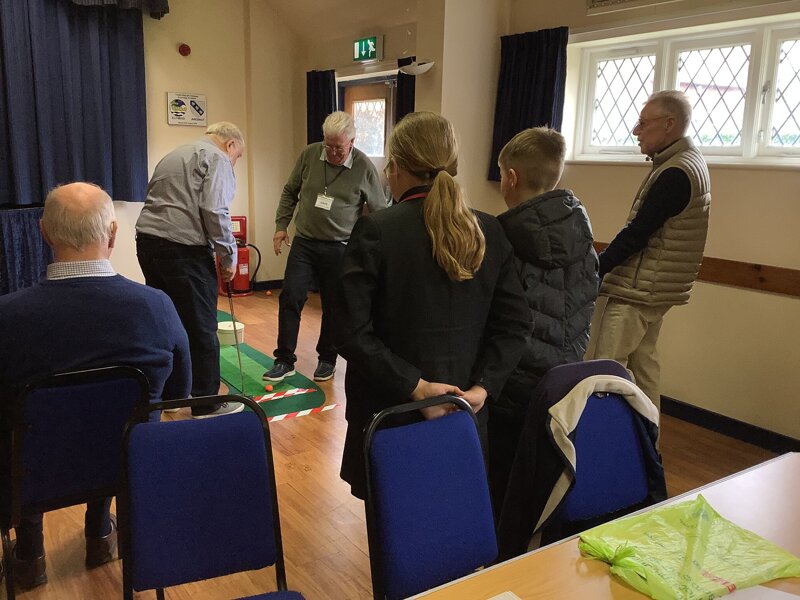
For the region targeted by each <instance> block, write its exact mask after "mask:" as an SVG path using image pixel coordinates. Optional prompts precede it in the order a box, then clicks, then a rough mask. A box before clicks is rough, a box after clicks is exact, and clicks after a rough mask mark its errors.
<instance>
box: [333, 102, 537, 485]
mask: <svg viewBox="0 0 800 600" xmlns="http://www.w3.org/2000/svg"><path fill="white" fill-rule="evenodd" d="M386 155H387V163H386V168H385V173H386V179H387V182H388V184H389V187H390V189H391V190H392V195H393V196H394V198H395V199H396V202H397V204H396V205H395V206H392V207H391V208H389V209H387V210H382V211H380V212H376V213H371V214H368V215H365V216H363V217H361V219H359V221H358V223H356V226H355V228H354V229H353V233H352V235H351V237H350V241H349V244H348V248H347V250H346V251H345V255H344V258H343V259H342V267H341V272H340V289H339V295H338V297H337V315H336V321H337V323H338V324H339V328H338V331H337V338H338V345H337V349H338V351H339V353H340V354H341V355H342V356H343V357H344V358H345V359H346V360H347V374H346V376H345V392H346V394H347V410H346V418H347V422H348V427H347V436H346V439H345V448H344V456H343V458H342V470H341V476H342V478H343V479H344V480H345V481H347V482H348V483H350V486H351V491H352V493H353V495H355V496H357V497H359V498H364V495H365V493H366V490H365V482H364V461H363V454H362V447H363V436H362V432H363V430H364V426H365V425H366V423H367V422H368V421H369V419H370V417H371V416H372V415H373V414H374V413H376V412H378V411H380V410H382V409H383V408H386V407H388V406H392V405H396V404H402V403H405V402H410V401H417V400H422V399H424V398H428V397H431V396H439V395H441V394H456V395H459V396H462V397H464V399H466V400H467V401H468V402H469V404H470V406H471V407H472V409H473V410H474V411H475V413H476V417H477V419H478V423H479V427H480V433H481V437H482V440H484V441H485V435H486V422H487V418H486V415H487V411H486V410H485V409H484V408H483V407H484V403H485V402H486V401H487V398H488V399H491V398H493V397H496V396H497V395H499V393H500V390H501V389H502V387H503V384H504V383H505V380H506V378H507V377H508V375H509V374H510V373H511V371H512V370H513V369H514V367H516V365H517V362H518V361H519V357H520V355H521V354H522V350H523V347H524V345H525V341H526V339H527V337H528V335H529V333H530V328H531V323H530V311H529V310H528V307H527V304H526V303H525V300H524V298H523V296H522V288H521V285H520V282H519V278H518V276H517V273H516V270H515V269H514V264H513V252H512V250H511V246H510V244H509V242H508V241H507V240H506V238H505V235H504V234H503V231H502V229H501V227H500V224H499V223H498V222H497V219H495V218H494V217H492V216H490V215H487V214H485V213H481V212H478V211H474V210H472V209H470V207H469V206H468V205H467V202H466V198H465V194H464V192H463V190H462V189H461V186H460V185H459V184H458V183H457V182H456V181H455V179H453V177H454V176H455V174H456V168H457V164H458V144H457V142H456V134H455V131H454V130H453V126H452V125H451V124H450V122H449V121H448V120H447V119H445V118H444V117H442V116H440V115H437V114H434V113H430V112H418V113H411V114H408V115H406V116H405V117H404V118H403V119H402V120H401V121H400V122H399V123H398V124H397V126H396V127H395V128H394V131H393V132H392V134H391V136H390V138H389V142H388V144H387V152H386ZM448 410H449V409H448V408H444V407H442V406H438V407H432V408H427V409H424V410H422V411H420V412H421V414H419V416H418V418H419V419H422V418H426V419H433V418H438V417H441V416H443V415H444V414H446V413H447V412H448ZM412 414H413V413H412ZM484 447H485V446H484Z"/></svg>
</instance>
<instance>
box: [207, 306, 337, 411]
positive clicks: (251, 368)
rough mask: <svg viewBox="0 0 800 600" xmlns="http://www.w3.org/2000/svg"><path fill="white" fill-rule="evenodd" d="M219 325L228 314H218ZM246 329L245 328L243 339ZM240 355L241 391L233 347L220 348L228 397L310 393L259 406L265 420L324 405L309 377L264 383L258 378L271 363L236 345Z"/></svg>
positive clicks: (222, 376)
mask: <svg viewBox="0 0 800 600" xmlns="http://www.w3.org/2000/svg"><path fill="white" fill-rule="evenodd" d="M217 320H218V321H230V320H231V318H230V315H229V314H228V313H225V312H222V311H217ZM246 336H247V329H246V328H245V337H246ZM239 350H240V351H241V353H242V371H243V372H244V388H245V389H244V390H241V389H239V388H241V387H242V378H241V376H240V374H239V359H238V357H237V356H236V346H221V347H220V377H221V379H222V380H223V381H224V382H225V383H226V384H227V385H228V387H229V388H230V391H231V393H234V394H237V393H240V392H243V393H244V394H246V395H247V396H251V397H252V396H255V397H257V396H262V395H264V394H270V393H273V394H274V393H281V392H290V391H292V390H295V389H311V390H313V391H311V392H306V393H303V394H297V395H294V396H285V397H283V398H274V399H272V400H266V401H263V402H261V403H260V404H261V408H263V409H264V413H266V415H267V416H268V417H275V416H277V415H285V414H287V413H292V412H296V411H299V410H306V409H309V408H316V407H318V406H322V405H323V404H324V403H325V392H323V391H322V390H321V389H319V387H318V386H317V385H316V384H314V382H313V381H311V380H310V379H309V378H308V377H305V376H304V375H301V374H300V373H296V374H295V375H292V376H290V377H286V378H285V379H284V380H283V381H280V382H277V383H271V382H269V381H263V380H262V379H261V376H262V375H263V373H264V371H268V370H269V369H271V368H272V363H273V360H272V359H271V358H270V357H269V356H267V355H266V354H262V353H261V352H259V351H258V350H256V349H255V348H251V347H250V346H248V345H247V344H239ZM268 384H269V385H272V392H268V391H265V389H264V386H266V385H268Z"/></svg>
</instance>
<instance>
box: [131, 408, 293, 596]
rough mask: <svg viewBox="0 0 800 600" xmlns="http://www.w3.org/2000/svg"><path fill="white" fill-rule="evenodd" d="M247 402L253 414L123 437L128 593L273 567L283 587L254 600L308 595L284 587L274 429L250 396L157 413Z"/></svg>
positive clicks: (143, 428) (150, 426)
mask: <svg viewBox="0 0 800 600" xmlns="http://www.w3.org/2000/svg"><path fill="white" fill-rule="evenodd" d="M220 402H243V403H244V404H245V405H247V407H249V408H250V410H249V411H244V412H240V413H234V414H230V415H224V416H219V417H214V418H211V419H193V420H185V421H164V422H160V423H143V422H136V423H132V424H131V425H130V427H129V429H128V431H127V432H126V436H125V482H126V486H125V493H124V494H123V495H122V496H121V498H120V500H121V504H120V516H121V523H122V524H124V527H122V526H121V527H120V532H121V533H122V534H123V557H122V558H123V565H122V567H123V587H124V597H125V598H127V599H131V598H133V590H134V589H135V590H137V591H142V590H152V589H155V590H156V594H157V596H158V598H159V599H163V598H164V588H165V587H169V586H173V585H180V584H183V583H188V582H192V581H200V580H203V579H210V578H212V577H219V576H222V575H228V574H231V573H236V572H239V571H248V570H254V569H261V568H264V567H268V566H270V565H275V576H276V579H277V588H278V591H277V592H270V593H267V594H261V595H258V596H251V597H250V598H270V599H276V600H277V599H279V598H280V599H288V600H302V595H301V594H299V593H297V592H289V591H286V573H285V569H284V562H283V548H282V545H281V530H280V518H279V515H278V498H277V493H276V490H275V474H274V469H273V462H272V448H271V445H270V437H269V426H268V424H267V420H266V417H265V416H264V413H263V412H262V410H261V408H260V407H259V406H258V404H256V403H255V402H253V401H252V400H251V399H249V398H246V397H243V396H230V395H229V396H206V397H202V398H188V399H185V400H172V401H169V402H162V403H160V404H153V405H151V407H150V410H163V409H167V408H181V407H185V406H189V407H208V406H212V405H214V404H217V403H220Z"/></svg>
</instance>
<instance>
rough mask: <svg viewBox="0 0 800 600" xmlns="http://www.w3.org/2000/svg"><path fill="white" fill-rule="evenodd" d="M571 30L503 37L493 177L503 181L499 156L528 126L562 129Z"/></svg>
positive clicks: (492, 162) (492, 157)
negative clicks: (509, 141)
mask: <svg viewBox="0 0 800 600" xmlns="http://www.w3.org/2000/svg"><path fill="white" fill-rule="evenodd" d="M568 37H569V29H567V28H566V27H558V28H556V29H543V30H541V31H533V32H530V33H520V34H517V35H506V36H503V37H502V38H500V78H499V81H498V83H497V101H496V103H495V109H494V135H493V136H492V154H491V156H490V158H489V180H490V181H500V169H499V168H498V166H497V157H498V155H499V154H500V150H502V149H503V146H505V145H506V143H507V142H508V140H510V139H511V138H512V137H514V136H515V135H516V134H517V133H519V132H520V131H522V130H523V129H527V128H529V127H541V126H544V125H547V126H549V127H551V128H553V129H556V130H559V131H560V130H561V119H562V117H563V115H564V89H565V87H566V81H567V39H568Z"/></svg>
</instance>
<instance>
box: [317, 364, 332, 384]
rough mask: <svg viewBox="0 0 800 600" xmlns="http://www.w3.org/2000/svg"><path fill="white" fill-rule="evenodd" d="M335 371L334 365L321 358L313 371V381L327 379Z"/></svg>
mask: <svg viewBox="0 0 800 600" xmlns="http://www.w3.org/2000/svg"><path fill="white" fill-rule="evenodd" d="M335 372H336V365H334V364H331V363H329V362H326V361H324V360H321V361H319V364H318V365H317V369H316V370H315V371H314V381H328V379H330V378H331V377H333V374H334V373H335Z"/></svg>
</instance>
